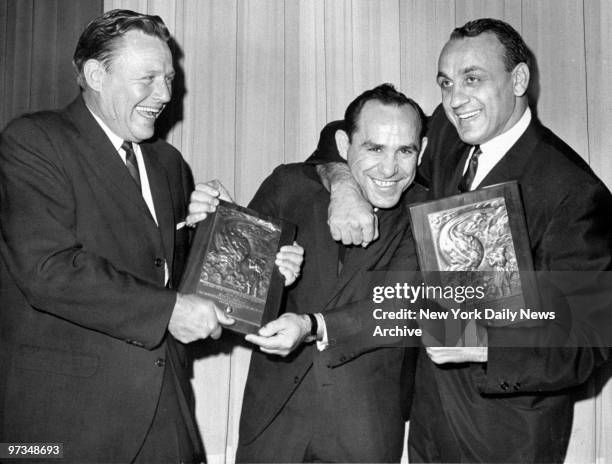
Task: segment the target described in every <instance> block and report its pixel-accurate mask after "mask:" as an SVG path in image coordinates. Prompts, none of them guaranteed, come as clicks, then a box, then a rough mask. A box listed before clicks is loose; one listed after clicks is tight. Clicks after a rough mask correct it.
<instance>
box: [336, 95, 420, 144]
mask: <svg viewBox="0 0 612 464" xmlns="http://www.w3.org/2000/svg"><path fill="white" fill-rule="evenodd" d="M371 100H375V101H379V102H381V103H383V104H385V105H395V106H402V105H409V106H411V107H412V108H413V109H414V111H416V113H417V116H418V119H419V123H420V125H421V127H420V129H419V137H420V138H422V137H423V135H424V134H425V121H426V120H425V113H423V110H422V109H421V107H420V106H419V105H418V103H417V102H415V101H414V100H413V99H412V98H408V97H407V96H406V95H404V94H403V93H401V92H398V91H397V90H395V87H393V85H392V84H382V85H379V86H378V87H374V88H373V89H371V90H366V91H365V92H363V93H362V94H361V95H359V96H358V97H357V98H355V100H353V101H352V102H351V103H350V104H349V106H348V108H347V109H346V112H345V113H344V125H345V129H344V130H345V131H346V133H347V135H348V138H349V141H350V140H351V138H352V136H353V133H354V132H355V131H356V130H357V123H358V121H359V115H360V114H361V110H362V108H363V105H365V104H366V103H367V102H369V101H371Z"/></svg>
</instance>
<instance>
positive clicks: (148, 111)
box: [136, 105, 164, 119]
mask: <svg viewBox="0 0 612 464" xmlns="http://www.w3.org/2000/svg"><path fill="white" fill-rule="evenodd" d="M163 109H164V107H163V106H162V107H161V108H154V107H151V106H143V105H139V106H137V107H136V111H137V112H138V114H140V115H141V116H143V117H145V118H147V119H157V117H158V116H159V115H160V113H161V112H162V110H163Z"/></svg>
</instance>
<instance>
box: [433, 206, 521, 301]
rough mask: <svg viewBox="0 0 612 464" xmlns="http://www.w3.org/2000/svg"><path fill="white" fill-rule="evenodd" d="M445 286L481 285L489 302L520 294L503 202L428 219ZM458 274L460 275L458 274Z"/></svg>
mask: <svg viewBox="0 0 612 464" xmlns="http://www.w3.org/2000/svg"><path fill="white" fill-rule="evenodd" d="M429 225H430V230H431V233H432V237H434V238H435V242H434V243H435V244H436V256H437V260H438V265H439V268H440V269H441V270H443V271H451V272H449V274H448V275H446V276H445V284H446V285H466V284H467V283H470V284H471V285H474V284H475V283H477V284H478V285H483V286H484V287H485V289H486V295H487V296H488V297H490V298H500V297H507V296H512V295H515V294H518V293H520V291H521V286H520V279H519V276H518V272H517V269H518V267H517V265H516V254H515V250H514V245H513V243H512V235H511V233H510V226H509V224H508V211H507V209H506V205H505V202H504V199H503V198H494V199H492V200H487V201H482V202H478V203H473V204H470V205H465V206H461V207H457V208H452V209H449V210H445V211H440V212H437V213H432V214H430V215H429ZM459 271H461V272H459Z"/></svg>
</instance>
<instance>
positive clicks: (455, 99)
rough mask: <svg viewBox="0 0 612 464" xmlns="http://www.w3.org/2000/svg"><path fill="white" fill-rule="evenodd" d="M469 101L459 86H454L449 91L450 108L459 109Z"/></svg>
mask: <svg viewBox="0 0 612 464" xmlns="http://www.w3.org/2000/svg"><path fill="white" fill-rule="evenodd" d="M468 100H469V98H468V96H467V94H466V93H465V91H464V90H463V88H462V87H461V86H460V85H454V86H453V87H452V89H451V90H450V105H451V107H452V108H459V107H460V106H461V105H463V104H465V103H467V102H468Z"/></svg>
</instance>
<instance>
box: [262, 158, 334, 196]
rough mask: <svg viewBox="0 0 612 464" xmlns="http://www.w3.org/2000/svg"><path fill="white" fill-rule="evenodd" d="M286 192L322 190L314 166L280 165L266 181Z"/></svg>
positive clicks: (301, 164)
mask: <svg viewBox="0 0 612 464" xmlns="http://www.w3.org/2000/svg"><path fill="white" fill-rule="evenodd" d="M266 181H268V182H273V183H275V184H276V185H277V186H278V187H279V188H282V189H283V190H285V191H287V192H292V191H296V190H303V189H318V188H323V185H322V184H321V181H320V179H319V175H318V174H317V169H316V165H312V164H307V163H290V164H281V165H279V166H277V167H276V168H274V170H273V171H272V173H271V174H270V175H269V176H268V178H267V179H266Z"/></svg>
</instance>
